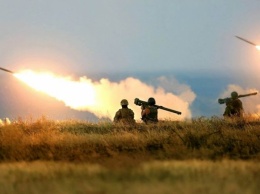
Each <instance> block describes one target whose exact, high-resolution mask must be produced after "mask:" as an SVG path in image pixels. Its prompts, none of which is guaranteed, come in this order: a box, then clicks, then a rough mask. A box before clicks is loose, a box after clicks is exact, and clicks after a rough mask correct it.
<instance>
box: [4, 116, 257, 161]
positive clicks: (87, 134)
mask: <svg viewBox="0 0 260 194" xmlns="http://www.w3.org/2000/svg"><path fill="white" fill-rule="evenodd" d="M259 141H260V122H258V121H254V122H252V121H250V122H247V121H243V122H241V121H226V120H223V119H220V118H210V119H207V118H198V119H193V120H190V121H178V122H177V121H176V122H174V121H163V122H160V123H158V124H156V125H145V124H141V123H138V124H136V125H134V126H124V125H115V124H113V123H111V122H102V123H89V122H84V121H77V120H66V121H53V120H49V119H46V118H45V117H42V118H38V119H35V120H33V119H27V120H22V119H17V121H15V122H13V123H12V124H10V125H7V126H3V127H0V161H34V160H53V161H75V162H99V163H102V164H109V162H111V163H112V164H115V163H120V162H122V163H123V164H127V163H129V164H130V165H131V164H134V163H139V162H140V161H147V160H154V159H156V160H169V159H175V160H186V159H209V160H220V159H247V160H249V159H251V160H252V159H254V160H259V159H260V143H259ZM117 165H118V164H117Z"/></svg>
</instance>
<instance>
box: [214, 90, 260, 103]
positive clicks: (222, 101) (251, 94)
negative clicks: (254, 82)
mask: <svg viewBox="0 0 260 194" xmlns="http://www.w3.org/2000/svg"><path fill="white" fill-rule="evenodd" d="M256 94H257V92H253V93H249V94H241V95H238V98H243V97H247V96H253V95H256ZM231 99H232V98H219V99H218V103H219V104H225V103H228V102H229V101H230V100H231Z"/></svg>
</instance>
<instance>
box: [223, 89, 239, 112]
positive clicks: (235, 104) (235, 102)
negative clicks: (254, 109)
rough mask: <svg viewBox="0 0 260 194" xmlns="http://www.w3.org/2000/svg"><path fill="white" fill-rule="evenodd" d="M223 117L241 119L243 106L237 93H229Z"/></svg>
mask: <svg viewBox="0 0 260 194" xmlns="http://www.w3.org/2000/svg"><path fill="white" fill-rule="evenodd" d="M223 116H224V117H243V104H242V101H241V100H239V98H238V93H237V92H235V91H234V92H231V99H230V100H228V101H227V102H226V109H225V112H224V114H223Z"/></svg>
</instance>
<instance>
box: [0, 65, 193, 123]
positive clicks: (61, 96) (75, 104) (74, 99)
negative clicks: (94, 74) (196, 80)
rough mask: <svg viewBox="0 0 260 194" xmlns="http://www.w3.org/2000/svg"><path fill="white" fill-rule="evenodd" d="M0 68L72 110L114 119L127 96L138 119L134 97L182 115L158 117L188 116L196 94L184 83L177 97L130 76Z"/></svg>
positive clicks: (162, 117)
mask: <svg viewBox="0 0 260 194" xmlns="http://www.w3.org/2000/svg"><path fill="white" fill-rule="evenodd" d="M0 70H3V71H6V72H8V73H12V74H13V75H14V76H15V77H16V78H18V79H19V80H21V81H23V82H24V83H26V84H27V85H28V86H30V87H32V88H34V89H35V90H37V91H40V92H43V93H45V94H47V95H49V96H51V97H54V98H56V99H57V100H59V101H62V102H64V104H65V105H66V106H68V107H70V108H72V109H75V110H79V111H88V112H91V113H93V114H95V115H96V116H97V117H98V118H102V117H107V118H110V119H113V117H114V115H115V112H116V111H117V110H118V109H119V108H121V105H120V101H121V100H122V99H124V98H126V99H128V101H129V108H131V109H132V110H133V111H134V112H135V119H136V120H140V111H141V110H140V107H138V106H135V105H134V99H135V98H136V97H140V98H143V99H148V98H149V97H151V96H152V97H154V98H155V99H156V102H157V103H158V104H161V105H163V106H165V107H168V108H172V109H176V110H181V111H182V115H178V116H176V115H174V114H171V113H169V112H167V111H162V112H159V119H167V120H172V119H174V120H183V119H185V118H191V111H190V107H189V106H190V105H191V103H192V102H193V101H194V99H195V97H196V95H195V94H194V93H193V92H192V91H191V90H190V88H189V87H186V86H183V85H181V87H179V89H181V88H182V89H181V90H179V92H178V93H179V95H178V96H177V95H174V94H172V93H170V92H166V91H165V90H164V89H163V88H162V87H158V88H153V87H152V86H149V85H147V84H145V83H143V82H141V81H140V80H138V79H135V78H132V77H128V78H126V79H125V80H121V81H120V82H110V81H109V80H108V79H105V78H102V79H101V80H99V81H96V82H94V81H92V80H91V79H89V78H87V77H80V78H79V80H73V79H72V78H71V77H61V76H57V75H54V74H53V73H46V72H44V73H42V72H41V73H38V72H34V71H31V70H25V71H22V72H19V73H17V72H16V73H14V72H12V71H10V70H7V69H4V68H0ZM162 84H163V83H162ZM174 84H175V86H176V87H178V85H179V83H178V82H177V81H176V80H175V81H174Z"/></svg>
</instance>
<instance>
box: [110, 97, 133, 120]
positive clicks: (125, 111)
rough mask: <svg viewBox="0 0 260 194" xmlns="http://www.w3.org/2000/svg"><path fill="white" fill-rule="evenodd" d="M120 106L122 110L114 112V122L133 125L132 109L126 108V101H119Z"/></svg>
mask: <svg viewBox="0 0 260 194" xmlns="http://www.w3.org/2000/svg"><path fill="white" fill-rule="evenodd" d="M120 104H121V106H122V108H121V109H119V110H118V111H117V112H116V114H115V117H114V122H115V123H119V122H121V123H123V124H134V123H135V120H134V112H133V110H132V109H130V108H128V101H127V100H126V99H123V100H121V102H120Z"/></svg>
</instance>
